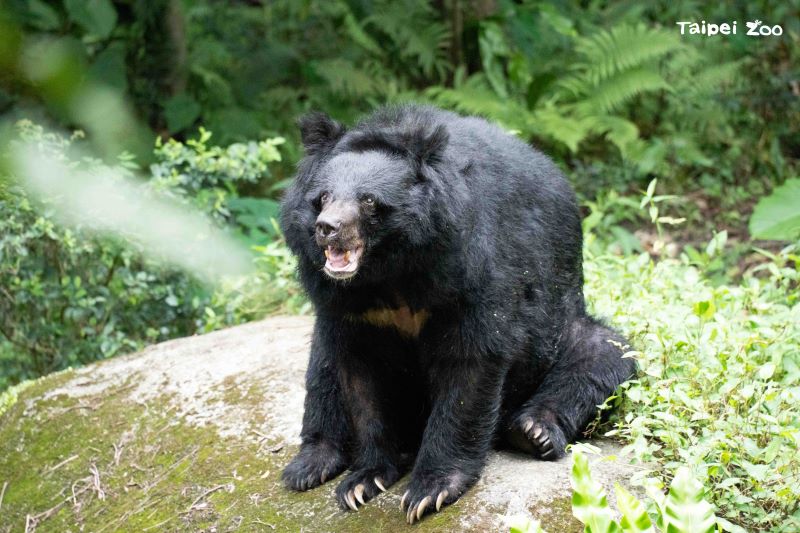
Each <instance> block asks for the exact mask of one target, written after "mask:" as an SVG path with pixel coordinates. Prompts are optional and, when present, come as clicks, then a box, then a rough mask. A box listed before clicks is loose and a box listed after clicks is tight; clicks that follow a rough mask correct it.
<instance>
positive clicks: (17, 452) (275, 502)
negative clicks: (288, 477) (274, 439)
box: [0, 378, 461, 532]
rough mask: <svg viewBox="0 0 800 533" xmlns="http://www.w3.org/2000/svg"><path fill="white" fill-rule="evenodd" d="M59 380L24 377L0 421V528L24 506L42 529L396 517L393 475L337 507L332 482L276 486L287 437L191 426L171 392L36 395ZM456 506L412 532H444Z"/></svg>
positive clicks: (392, 521)
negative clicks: (273, 443)
mask: <svg viewBox="0 0 800 533" xmlns="http://www.w3.org/2000/svg"><path fill="white" fill-rule="evenodd" d="M131 379H135V378H131ZM56 383H58V384H60V383H62V380H61V379H54V380H53V381H51V382H48V383H45V384H43V385H42V386H41V387H40V386H39V385H38V384H37V385H35V386H33V385H32V386H30V387H28V388H27V389H26V390H25V391H24V392H23V393H21V394H20V400H21V401H19V402H17V403H16V404H15V405H14V406H13V407H12V408H11V409H9V411H8V412H7V413H6V414H5V416H3V418H2V419H0V486H2V484H3V482H8V487H7V489H6V493H5V497H4V501H3V507H2V517H0V528H3V527H8V526H10V527H11V528H13V529H21V528H24V524H25V522H26V517H27V516H28V515H30V516H36V515H39V516H40V518H39V523H40V525H41V529H42V530H48V531H67V530H73V531H74V530H75V529H77V528H82V529H83V530H85V531H98V532H99V531H115V530H119V529H124V530H135V531H142V530H147V531H187V530H191V531H199V530H206V531H207V530H209V529H210V528H212V527H215V528H216V529H217V530H218V531H224V530H228V529H235V528H237V527H240V528H242V530H245V531H248V530H258V529H267V530H272V528H271V527H270V526H274V528H275V530H276V531H299V530H300V529H301V528H304V529H305V530H306V531H311V530H314V529H315V528H319V529H325V530H335V531H350V532H362V531H363V532H367V531H369V532H372V531H387V532H388V531H397V529H398V527H400V526H402V525H403V524H404V522H403V516H402V514H401V513H400V512H399V511H398V510H397V508H396V507H397V503H398V502H399V494H398V493H399V492H400V490H401V489H400V487H401V486H402V483H400V484H398V485H397V486H396V487H393V488H392V489H391V490H390V491H389V494H386V495H383V496H382V497H381V498H378V499H377V500H376V501H375V502H372V503H370V504H369V505H367V506H365V507H364V508H363V509H362V510H361V511H360V512H359V513H358V514H354V513H346V512H343V511H339V510H338V509H337V508H336V507H335V503H334V498H333V488H334V486H335V484H328V485H325V486H323V487H321V488H319V489H315V490H312V491H309V492H306V493H302V494H294V493H290V492H288V491H286V490H285V489H284V488H283V486H282V484H281V483H280V471H281V469H282V467H283V465H285V464H286V462H287V461H288V460H289V459H290V458H291V456H292V454H293V453H294V452H295V451H296V450H295V449H293V448H292V447H287V448H284V449H281V450H280V451H279V452H277V453H271V452H270V451H269V449H270V446H269V445H264V446H262V445H260V444H259V443H258V442H256V441H255V440H246V439H240V438H221V437H220V436H219V435H218V433H217V431H216V429H214V428H213V427H205V428H202V427H193V426H189V425H187V424H186V423H185V422H184V421H183V420H182V419H180V418H178V417H176V415H175V414H174V409H173V408H172V407H171V406H172V399H171V398H169V397H167V396H164V397H161V398H159V399H158V400H157V401H150V402H148V403H147V404H146V405H145V404H141V403H135V402H133V401H131V400H130V399H128V398H126V395H125V394H119V393H118V392H119V391H120V390H124V389H126V388H127V387H126V385H125V384H122V385H120V386H118V387H117V388H116V389H114V390H113V391H110V392H108V391H107V392H105V393H102V394H99V395H97V396H87V397H82V398H80V399H76V398H72V397H68V396H55V397H54V396H51V397H48V398H47V399H41V395H42V393H43V392H44V391H45V390H47V389H50V388H52V387H53V386H55V384H56ZM230 390H231V391H235V390H238V389H237V388H236V387H231V389H230ZM115 392H117V393H115ZM257 392H258V391H255V390H252V391H251V390H248V391H247V394H246V395H245V396H247V397H250V396H251V395H252V396H253V397H257V394H256V393H257ZM231 394H234V392H231ZM35 398H38V399H35ZM240 399H241V398H240ZM26 400H30V401H26ZM26 405H27V406H26ZM95 472H96V473H95ZM73 492H74V493H75V494H76V495H75V497H74V499H73V498H72V497H71V495H72V494H73ZM460 507H461V504H459V505H456V506H455V507H454V508H452V509H447V510H444V511H443V512H442V513H439V514H437V515H434V516H431V517H429V518H428V519H426V520H425V521H424V522H423V524H422V527H421V528H420V527H417V528H416V530H417V531H452V530H453V529H454V528H457V525H456V523H457V520H458V518H459V508H460ZM48 510H50V511H52V512H51V513H50V515H49V516H47V517H46V518H45V517H43V515H42V513H47V512H48ZM148 528H149V529H148Z"/></svg>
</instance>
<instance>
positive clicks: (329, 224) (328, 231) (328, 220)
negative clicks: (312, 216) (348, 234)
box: [316, 213, 342, 238]
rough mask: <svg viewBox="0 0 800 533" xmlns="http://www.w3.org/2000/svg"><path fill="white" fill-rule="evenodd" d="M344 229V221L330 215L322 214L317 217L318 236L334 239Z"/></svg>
mask: <svg viewBox="0 0 800 533" xmlns="http://www.w3.org/2000/svg"><path fill="white" fill-rule="evenodd" d="M341 227H342V220H341V219H340V218H338V217H336V216H331V214H328V213H320V215H319V217H317V223H316V228H317V235H319V236H320V237H324V238H329V237H333V236H334V235H336V232H338V231H339V229H340V228H341Z"/></svg>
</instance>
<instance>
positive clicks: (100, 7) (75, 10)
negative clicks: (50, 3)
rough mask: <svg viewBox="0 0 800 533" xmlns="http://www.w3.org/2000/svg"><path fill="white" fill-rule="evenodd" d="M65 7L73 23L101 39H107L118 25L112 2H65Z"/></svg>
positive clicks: (91, 0) (95, 0)
mask: <svg viewBox="0 0 800 533" xmlns="http://www.w3.org/2000/svg"><path fill="white" fill-rule="evenodd" d="M64 7H66V9H67V14H68V15H69V18H70V19H71V20H72V21H73V22H76V23H77V24H79V25H80V26H82V27H83V29H85V30H86V31H87V32H88V33H89V34H91V35H93V36H95V37H97V38H99V39H106V38H107V37H108V36H109V35H111V32H112V31H113V30H114V27H115V26H116V25H117V10H116V9H115V8H114V4H112V3H111V0H64Z"/></svg>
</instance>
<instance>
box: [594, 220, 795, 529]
mask: <svg viewBox="0 0 800 533" xmlns="http://www.w3.org/2000/svg"><path fill="white" fill-rule="evenodd" d="M593 240H594V238H593V236H591V235H590V236H589V237H588V241H589V242H588V246H587V261H586V263H585V265H586V266H585V270H586V284H587V288H586V292H587V297H588V300H589V301H590V302H592V304H593V307H594V310H595V311H596V312H597V313H598V314H600V315H601V316H603V315H605V316H607V317H608V318H609V319H610V320H611V322H613V323H614V324H616V325H618V326H620V327H621V328H622V329H623V330H624V331H626V332H627V333H628V334H630V336H631V338H632V342H633V346H634V350H632V351H631V352H630V354H631V355H633V356H636V357H637V359H638V360H639V364H640V367H641V374H640V376H639V377H638V379H635V380H633V381H631V382H629V383H628V384H627V385H625V386H624V391H623V393H624V394H623V396H624V400H623V401H622V410H621V411H620V412H619V413H618V414H617V415H616V419H615V427H614V429H612V430H611V431H610V432H609V435H615V436H618V437H622V438H624V439H625V440H627V441H628V442H629V444H628V446H627V450H626V451H627V452H630V453H632V454H633V456H634V457H635V458H637V459H638V460H641V461H643V462H651V464H654V465H656V468H655V472H653V473H654V474H655V475H656V477H658V478H660V479H662V480H663V481H664V482H666V481H667V480H668V479H669V478H670V477H671V472H674V471H675V470H676V469H677V468H679V467H681V466H688V467H689V468H690V469H691V470H692V472H693V474H694V475H695V476H697V477H698V478H699V479H700V480H701V481H702V482H703V483H704V485H705V486H706V489H707V494H708V497H709V498H711V500H712V502H713V503H714V504H715V505H716V506H717V508H718V509H719V511H720V514H721V517H722V518H724V519H725V520H727V521H729V522H731V523H732V524H737V525H740V526H742V527H744V528H747V529H752V530H760V531H763V530H774V529H779V528H781V527H785V528H788V529H789V530H791V529H797V528H800V508H798V501H800V485H798V483H797V480H798V478H800V457H799V456H798V455H797V453H796V450H797V448H798V445H800V408H799V407H798V406H800V329H798V328H797V324H798V323H800V293H798V291H797V286H798V282H800V273H798V271H797V259H798V256H797V253H796V251H795V250H794V247H788V248H786V249H785V250H784V251H783V253H782V254H781V255H780V256H779V257H776V258H775V259H776V261H775V262H769V263H765V264H763V265H761V266H759V267H756V268H755V269H753V270H751V271H749V272H747V273H745V275H744V277H743V279H742V281H741V283H740V284H736V285H732V284H720V285H716V286H715V285H713V284H712V283H711V282H709V281H708V280H707V279H705V278H704V277H703V272H702V271H701V270H698V268H696V267H694V266H689V264H690V262H691V259H690V258H689V257H688V256H685V255H684V256H682V257H681V258H680V259H676V260H662V261H660V262H658V263H655V262H653V261H652V259H651V258H650V256H649V255H647V254H642V255H639V256H638V257H636V256H634V257H619V256H614V255H610V254H607V253H604V252H598V251H597V248H596V247H595V246H593V243H592V241H593ZM781 257H784V258H785V259H781ZM792 258H794V259H792Z"/></svg>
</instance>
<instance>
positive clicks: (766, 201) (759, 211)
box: [750, 178, 800, 241]
mask: <svg viewBox="0 0 800 533" xmlns="http://www.w3.org/2000/svg"><path fill="white" fill-rule="evenodd" d="M750 234H751V235H753V237H756V238H757V239H773V240H779V241H788V240H792V239H795V238H797V237H798V236H800V178H792V179H788V180H786V182H785V183H784V184H783V185H781V186H780V187H777V188H776V189H775V190H774V191H772V194H770V195H769V196H766V197H764V198H762V199H761V200H759V202H758V204H757V205H756V208H755V209H754V210H753V215H752V216H751V217H750Z"/></svg>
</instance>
